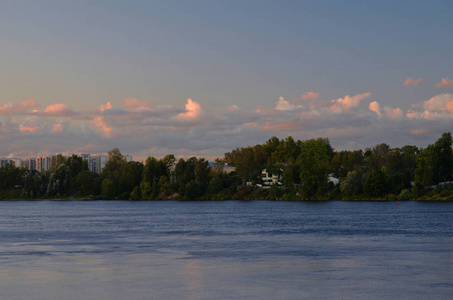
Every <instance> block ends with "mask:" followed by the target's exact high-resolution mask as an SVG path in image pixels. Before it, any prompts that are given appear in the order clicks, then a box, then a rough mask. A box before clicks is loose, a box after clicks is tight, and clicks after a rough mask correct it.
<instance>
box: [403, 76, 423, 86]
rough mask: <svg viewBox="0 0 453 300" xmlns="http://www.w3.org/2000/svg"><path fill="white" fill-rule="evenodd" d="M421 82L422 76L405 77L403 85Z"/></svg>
mask: <svg viewBox="0 0 453 300" xmlns="http://www.w3.org/2000/svg"><path fill="white" fill-rule="evenodd" d="M422 82H423V78H411V77H407V79H406V80H405V81H404V83H403V86H410V85H419V84H420V83H422Z"/></svg>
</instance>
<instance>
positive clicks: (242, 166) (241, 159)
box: [236, 147, 260, 184]
mask: <svg viewBox="0 0 453 300" xmlns="http://www.w3.org/2000/svg"><path fill="white" fill-rule="evenodd" d="M259 171H260V170H259V166H257V165H256V164H255V160H254V153H253V148H251V147H247V148H241V151H240V152H239V153H238V155H237V156H236V172H237V173H238V176H239V178H241V179H242V184H245V182H248V181H250V180H251V179H252V178H254V177H256V176H257V175H258V174H259Z"/></svg>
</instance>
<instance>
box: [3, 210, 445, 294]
mask: <svg viewBox="0 0 453 300" xmlns="http://www.w3.org/2000/svg"><path fill="white" fill-rule="evenodd" d="M0 266H1V267H0V299H2V300H3V299H20V300H23V299H46V300H48V299H128V300H133V299H397V298H398V299H452V297H453V203H423V202H401V203H400V204H399V205H398V204H397V203H396V202H336V201H333V202H268V201H251V202H241V201H224V202H176V201H155V202H154V201H152V202H128V201H91V202H84V201H36V202H21V201H4V202H0Z"/></svg>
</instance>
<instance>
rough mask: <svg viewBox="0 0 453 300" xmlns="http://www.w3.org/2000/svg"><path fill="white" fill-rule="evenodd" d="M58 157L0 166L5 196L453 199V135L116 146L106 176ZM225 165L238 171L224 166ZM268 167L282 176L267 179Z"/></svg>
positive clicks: (77, 158) (1, 191)
mask: <svg viewBox="0 0 453 300" xmlns="http://www.w3.org/2000/svg"><path fill="white" fill-rule="evenodd" d="M57 157H58V163H56V164H54V166H53V167H52V168H51V169H50V170H49V171H46V172H41V173H39V172H37V171H30V170H27V169H26V168H16V167H14V166H11V165H6V166H5V167H3V168H0V199H3V200H14V199H20V200H32V199H78V200H164V199H165V200H167V199H169V200H170V199H171V200H310V201H313V200H398V201H403V200H424V201H429V200H434V201H452V200H453V181H452V180H453V178H452V175H453V152H452V135H451V133H444V134H442V136H441V137H440V138H439V139H438V140H437V141H435V142H434V144H430V145H428V146H427V147H425V148H418V147H417V146H414V145H407V146H404V147H402V148H391V147H390V146H389V145H387V144H385V143H383V144H378V145H376V146H375V147H373V148H367V149H364V150H348V151H335V150H334V148H332V146H331V145H330V142H329V140H328V139H327V138H317V139H310V140H305V141H300V140H294V139H293V138H292V137H291V136H289V137H287V138H284V139H278V138H277V137H272V138H270V139H269V140H268V141H267V142H265V143H264V144H257V145H255V146H249V147H241V148H236V149H233V150H232V151H230V152H227V153H225V155H224V157H221V158H217V159H216V160H215V161H214V162H213V163H209V161H208V160H206V159H205V158H197V157H191V158H187V159H184V158H180V159H176V158H175V156H174V155H172V154H168V155H166V156H165V157H163V158H160V159H157V158H155V157H148V158H147V159H146V161H145V162H144V163H142V162H137V161H130V162H126V161H125V160H124V157H123V155H122V153H121V152H120V150H119V149H118V148H114V149H112V150H111V151H109V152H108V161H107V163H106V165H105V167H104V168H103V170H102V172H101V173H100V174H98V173H93V172H91V171H89V170H88V164H87V161H85V160H84V159H83V158H82V157H80V156H77V155H72V156H70V157H68V158H65V157H64V156H63V155H58V156H57ZM226 165H228V166H232V167H234V168H235V171H233V172H229V173H227V172H224V170H225V169H224V167H223V166H226ZM264 169H265V170H266V172H267V174H269V175H274V177H275V178H278V182H275V183H274V184H272V185H267V186H266V185H265V184H263V178H262V172H263V170H264ZM329 178H336V179H338V180H337V183H335V182H332V181H329Z"/></svg>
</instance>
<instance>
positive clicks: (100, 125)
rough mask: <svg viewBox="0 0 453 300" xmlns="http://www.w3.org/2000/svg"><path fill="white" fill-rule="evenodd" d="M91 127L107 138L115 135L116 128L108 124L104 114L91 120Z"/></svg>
mask: <svg viewBox="0 0 453 300" xmlns="http://www.w3.org/2000/svg"><path fill="white" fill-rule="evenodd" d="M91 127H92V129H94V130H95V131H96V132H97V133H99V134H100V135H101V136H103V137H105V138H111V137H113V136H114V135H115V130H114V129H113V128H112V127H111V126H110V125H108V124H107V122H106V121H105V120H104V117H103V116H97V117H95V118H94V119H93V120H92V122H91Z"/></svg>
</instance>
